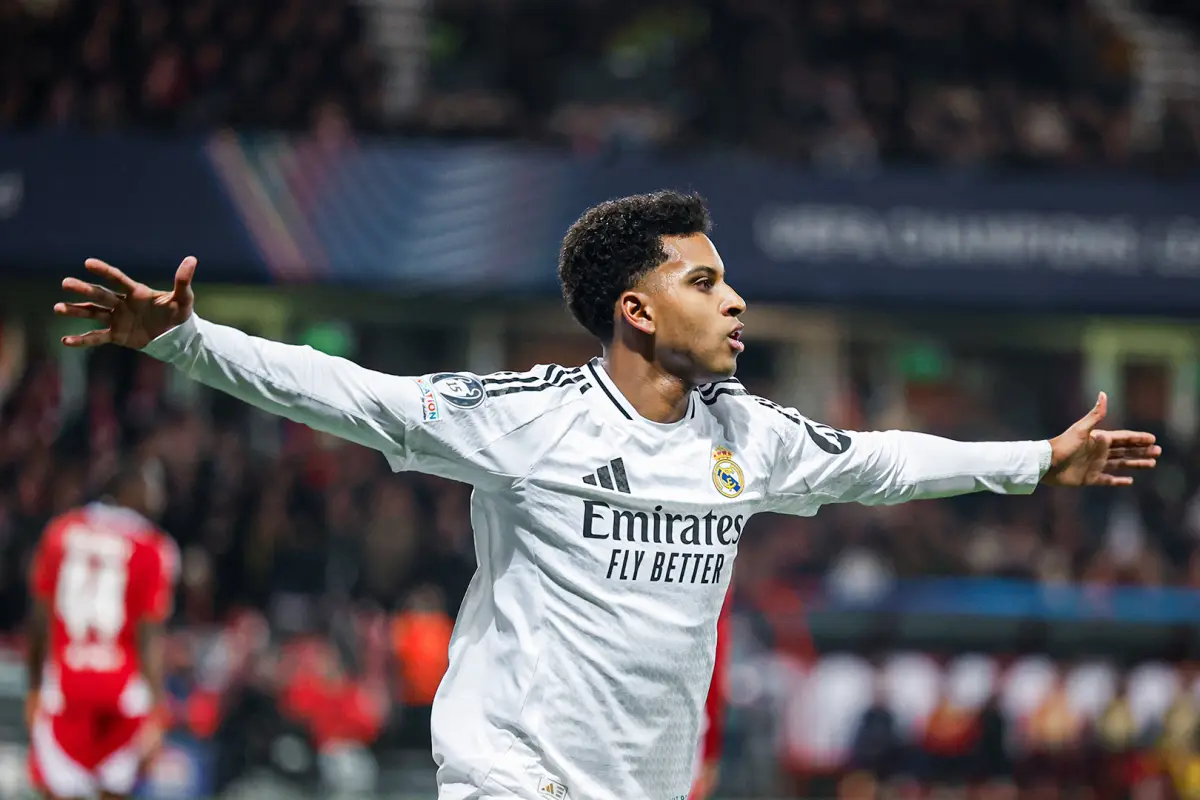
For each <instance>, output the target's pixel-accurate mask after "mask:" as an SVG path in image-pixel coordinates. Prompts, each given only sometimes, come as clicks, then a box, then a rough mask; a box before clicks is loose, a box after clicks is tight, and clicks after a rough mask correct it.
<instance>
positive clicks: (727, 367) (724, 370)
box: [696, 352, 737, 383]
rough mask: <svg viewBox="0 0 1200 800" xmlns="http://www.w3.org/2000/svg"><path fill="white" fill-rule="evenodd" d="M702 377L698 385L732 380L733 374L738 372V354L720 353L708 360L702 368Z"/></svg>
mask: <svg viewBox="0 0 1200 800" xmlns="http://www.w3.org/2000/svg"><path fill="white" fill-rule="evenodd" d="M700 371H701V373H702V375H701V376H700V380H697V381H696V382H697V383H712V382H713V381H723V380H725V379H726V378H732V377H733V373H735V372H737V354H736V353H732V352H731V353H719V354H715V355H713V356H712V357H711V358H708V359H706V361H705V363H704V364H703V366H702V368H701V370H700Z"/></svg>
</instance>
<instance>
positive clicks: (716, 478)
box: [712, 445, 746, 497]
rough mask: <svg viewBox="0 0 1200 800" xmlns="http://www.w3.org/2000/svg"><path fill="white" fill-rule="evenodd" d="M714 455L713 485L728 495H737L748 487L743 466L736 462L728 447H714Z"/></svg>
mask: <svg viewBox="0 0 1200 800" xmlns="http://www.w3.org/2000/svg"><path fill="white" fill-rule="evenodd" d="M712 457H713V461H714V462H715V463H714V464H713V471H712V478H713V486H716V487H717V491H718V492H720V493H721V494H723V495H725V496H726V497H737V496H738V495H739V494H741V493H742V489H744V488H745V487H746V479H745V476H743V475H742V468H741V467H739V466H738V465H737V463H735V462H734V460H733V453H732V452H730V451H729V449H728V448H726V447H721V446H719V445H718V446H717V447H714V448H713V451H712Z"/></svg>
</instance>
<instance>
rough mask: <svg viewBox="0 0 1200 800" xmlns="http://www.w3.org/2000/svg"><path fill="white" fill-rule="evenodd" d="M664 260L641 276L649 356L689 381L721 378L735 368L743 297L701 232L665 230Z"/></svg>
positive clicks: (704, 381)
mask: <svg viewBox="0 0 1200 800" xmlns="http://www.w3.org/2000/svg"><path fill="white" fill-rule="evenodd" d="M663 249H664V250H666V251H667V260H666V261H665V262H664V263H662V264H660V265H659V266H658V268H657V269H655V270H654V272H652V273H650V274H649V275H647V276H646V279H645V281H644V286H645V288H646V293H647V295H648V298H647V299H648V306H649V311H650V312H651V313H650V320H651V321H652V323H653V334H654V348H655V357H656V359H657V360H658V361H659V363H661V364H662V365H663V366H664V367H665V368H666V369H667V370H668V371H670V372H671V373H672V374H675V375H680V376H683V377H686V378H688V379H689V380H690V381H691V382H692V383H706V382H708V381H712V380H717V379H720V378H727V377H729V376H730V375H732V374H733V373H734V370H736V369H737V357H738V354H739V353H741V352H742V350H743V349H744V345H743V344H742V342H741V332H742V323H741V322H739V321H738V319H737V317H738V315H740V314H741V313H742V312H743V311H745V310H746V303H745V301H744V300H742V298H741V296H740V295H739V294H738V293H737V292H735V291H734V290H733V287H732V286H730V285H729V284H728V283H726V282H725V265H724V264H723V263H722V262H721V256H720V255H719V254H718V253H717V248H715V247H714V246H713V243H712V241H710V240H709V238H708V237H707V236H705V235H704V234H702V233H697V234H693V235H691V236H665V237H663Z"/></svg>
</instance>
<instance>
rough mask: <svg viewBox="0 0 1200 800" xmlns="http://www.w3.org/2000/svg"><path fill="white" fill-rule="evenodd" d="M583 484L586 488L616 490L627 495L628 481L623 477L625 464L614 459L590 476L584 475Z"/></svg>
mask: <svg viewBox="0 0 1200 800" xmlns="http://www.w3.org/2000/svg"><path fill="white" fill-rule="evenodd" d="M583 482H584V483H586V484H587V485H588V486H596V485H599V486H600V488H601V489H616V490H617V491H618V492H624V493H625V494H629V479H628V478H626V477H625V462H624V461H623V460H621V459H619V458H614V459H613V460H612V461H610V462H608V464H607V465H606V466H603V467H601V468H600V469H598V470H596V471H595V472H594V473H592V474H591V475H584V476H583Z"/></svg>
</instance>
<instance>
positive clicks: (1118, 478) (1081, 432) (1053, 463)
mask: <svg viewBox="0 0 1200 800" xmlns="http://www.w3.org/2000/svg"><path fill="white" fill-rule="evenodd" d="M1107 413H1108V395H1106V394H1105V393H1104V392H1101V393H1100V396H1099V397H1098V398H1097V399H1096V405H1095V406H1094V407H1093V408H1092V410H1091V411H1089V412H1088V413H1087V414H1086V415H1085V416H1084V417H1083V419H1081V420H1079V421H1078V422H1076V423H1075V424H1074V425H1072V426H1071V427H1069V428H1067V430H1066V431H1064V432H1063V433H1062V435H1060V436H1056V437H1054V438H1053V439H1051V440H1050V469H1048V470H1047V471H1046V474H1045V475H1044V476H1043V477H1042V482H1043V483H1046V484H1049V485H1051V486H1129V485H1130V484H1132V483H1133V478H1131V477H1130V476H1128V475H1116V474H1114V473H1115V472H1116V471H1118V470H1126V469H1154V467H1155V466H1156V465H1157V463H1158V461H1157V459H1158V457H1159V456H1160V455H1162V448H1161V447H1159V446H1158V445H1156V444H1155V443H1154V434H1152V433H1145V432H1143V431H1100V430H1096V426H1097V425H1099V424H1100V423H1101V422H1103V421H1104V417H1105V415H1106V414H1107Z"/></svg>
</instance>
